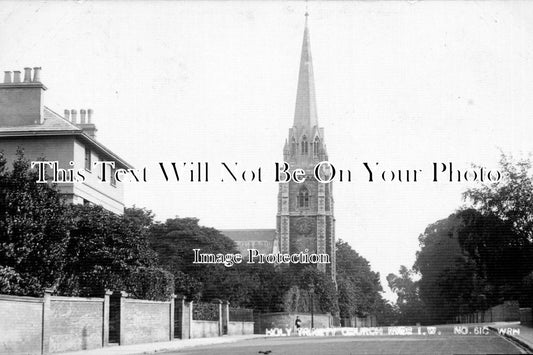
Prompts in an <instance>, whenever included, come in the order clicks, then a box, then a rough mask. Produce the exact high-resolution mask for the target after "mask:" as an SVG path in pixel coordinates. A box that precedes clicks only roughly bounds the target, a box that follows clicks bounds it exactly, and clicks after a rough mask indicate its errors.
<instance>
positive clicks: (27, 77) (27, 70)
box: [24, 67, 31, 83]
mask: <svg viewBox="0 0 533 355" xmlns="http://www.w3.org/2000/svg"><path fill="white" fill-rule="evenodd" d="M24 82H25V83H31V68H28V67H26V68H24Z"/></svg>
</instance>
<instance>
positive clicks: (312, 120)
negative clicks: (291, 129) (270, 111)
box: [294, 14, 318, 128]
mask: <svg viewBox="0 0 533 355" xmlns="http://www.w3.org/2000/svg"><path fill="white" fill-rule="evenodd" d="M307 18H308V14H305V30H304V39H303V43H302V55H301V58H300V72H299V74H298V91H297V92H296V108H295V110H294V126H295V127H307V128H312V127H314V126H316V125H318V118H317V112H316V97H315V78H314V75H313V60H312V58H311V42H310V39H309V28H308V26H307Z"/></svg>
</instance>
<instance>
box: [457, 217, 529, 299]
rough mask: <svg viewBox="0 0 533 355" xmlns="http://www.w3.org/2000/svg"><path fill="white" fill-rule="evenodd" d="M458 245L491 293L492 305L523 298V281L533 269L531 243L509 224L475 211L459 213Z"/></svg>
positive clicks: (489, 294)
mask: <svg viewBox="0 0 533 355" xmlns="http://www.w3.org/2000/svg"><path fill="white" fill-rule="evenodd" d="M457 217H458V218H459V219H460V221H461V223H460V225H459V226H458V231H457V235H458V241H459V245H460V246H461V248H462V250H463V251H465V252H466V253H467V255H468V257H469V259H470V260H471V261H472V264H473V265H474V270H475V272H476V277H477V279H478V280H480V281H481V282H483V283H484V284H485V285H486V286H487V289H486V290H484V294H483V296H482V298H483V299H484V300H485V301H486V302H487V304H488V305H495V304H498V303H501V302H502V301H503V300H505V299H509V300H516V299H518V298H519V297H520V288H521V283H522V279H523V278H524V277H525V276H526V275H527V274H528V272H529V271H531V270H532V269H533V261H532V260H531V257H530V256H531V252H530V251H531V249H530V245H529V242H527V241H526V240H525V239H524V238H520V237H519V236H518V235H517V233H516V231H515V230H514V228H513V224H512V223H511V222H510V221H509V220H502V219H500V218H499V217H498V216H497V215H495V214H493V213H491V212H486V214H482V213H481V212H479V211H477V210H474V209H466V210H462V211H459V212H458V213H457Z"/></svg>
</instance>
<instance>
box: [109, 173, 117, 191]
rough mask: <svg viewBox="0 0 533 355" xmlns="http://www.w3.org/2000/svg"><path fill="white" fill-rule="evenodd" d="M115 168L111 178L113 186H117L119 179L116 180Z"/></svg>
mask: <svg viewBox="0 0 533 355" xmlns="http://www.w3.org/2000/svg"><path fill="white" fill-rule="evenodd" d="M115 170H116V169H115V168H111V176H110V177H109V183H110V184H111V186H115V187H116V186H117V179H116V178H115Z"/></svg>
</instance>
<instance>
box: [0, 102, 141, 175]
mask: <svg viewBox="0 0 533 355" xmlns="http://www.w3.org/2000/svg"><path fill="white" fill-rule="evenodd" d="M43 117H44V122H43V123H42V124H33V125H25V126H10V127H0V138H1V137H28V136H32V137H36V136H76V138H79V139H80V140H81V141H83V142H84V143H86V144H88V145H89V146H91V148H93V149H96V150H97V151H100V152H101V153H104V154H105V155H106V156H108V157H110V158H111V159H112V160H113V161H115V162H116V163H117V164H118V165H120V166H122V167H125V168H133V166H132V165H131V164H129V163H127V162H126V161H125V160H124V159H122V158H120V157H119V156H118V155H116V154H115V153H113V151H111V150H110V149H109V148H107V147H106V146H104V145H103V144H102V143H100V142H98V141H97V140H96V139H94V138H92V137H90V136H88V135H87V134H85V133H83V130H82V129H81V128H79V127H78V126H76V125H75V124H74V123H72V122H70V121H69V120H67V119H65V118H63V117H62V116H60V115H59V114H58V113H56V112H54V111H52V110H51V109H49V108H48V107H44V114H43Z"/></svg>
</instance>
